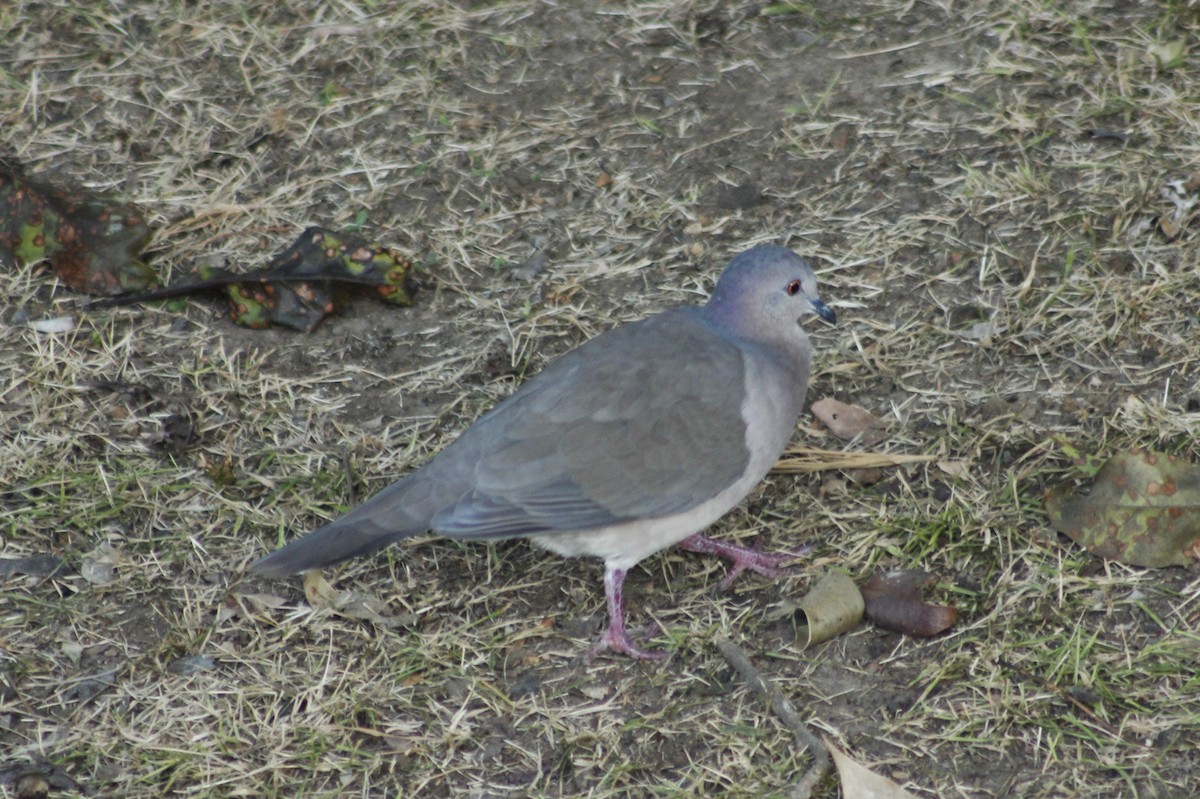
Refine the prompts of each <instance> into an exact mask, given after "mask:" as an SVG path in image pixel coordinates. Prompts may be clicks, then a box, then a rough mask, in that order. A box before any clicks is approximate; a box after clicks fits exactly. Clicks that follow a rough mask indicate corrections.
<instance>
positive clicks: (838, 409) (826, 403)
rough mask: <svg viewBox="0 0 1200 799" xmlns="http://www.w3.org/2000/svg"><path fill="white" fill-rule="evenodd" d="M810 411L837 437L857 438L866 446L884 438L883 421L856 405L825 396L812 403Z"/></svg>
mask: <svg viewBox="0 0 1200 799" xmlns="http://www.w3.org/2000/svg"><path fill="white" fill-rule="evenodd" d="M812 413H813V416H815V417H817V418H818V419H820V420H821V421H822V422H823V423H824V424H825V426H826V427H828V428H829V430H830V431H831V432H832V433H833V434H834V435H835V436H837V437H838V438H843V439H846V440H849V439H852V438H857V439H859V441H861V442H862V444H863V445H864V446H868V447H870V446H873V445H875V444H878V443H879V442H880V441H882V440H883V439H884V432H883V431H884V424H883V422H881V421H879V420H878V419H876V418H875V417H874V416H872V415H871V413H870V412H869V411H867V410H865V409H863V408H860V407H858V406H857V405H847V404H846V403H844V402H838V401H837V400H835V399H832V398H829V397H826V398H825V399H822V400H817V401H816V402H814V403H813V404H812Z"/></svg>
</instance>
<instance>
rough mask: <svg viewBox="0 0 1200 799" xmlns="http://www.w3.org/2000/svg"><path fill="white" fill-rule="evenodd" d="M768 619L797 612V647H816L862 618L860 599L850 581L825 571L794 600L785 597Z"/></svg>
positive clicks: (841, 574) (846, 629)
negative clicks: (805, 592) (809, 587)
mask: <svg viewBox="0 0 1200 799" xmlns="http://www.w3.org/2000/svg"><path fill="white" fill-rule="evenodd" d="M779 608H780V609H779V610H778V611H776V612H774V613H772V614H771V617H772V618H780V617H782V616H788V615H795V614H796V613H800V614H802V615H803V620H802V621H801V622H800V623H799V624H797V630H796V640H797V641H798V642H799V644H800V648H801V649H806V648H808V647H810V646H816V645H817V644H819V643H822V642H823V641H828V640H829V639H830V638H833V637H834V636H837V635H841V634H842V633H844V632H846V631H848V630H850V629H852V628H853V627H854V625H856V624H858V623H859V622H860V621H861V620H862V616H863V598H862V594H860V593H859V591H858V586H856V585H855V584H854V581H853V580H851V579H850V578H849V577H847V576H846V575H845V574H843V573H841V572H833V571H831V572H829V573H828V574H826V575H825V576H823V577H822V578H821V579H820V580H818V581H817V583H816V585H814V586H813V587H812V589H811V590H810V591H809V592H808V593H807V594H805V595H804V596H802V597H801V598H800V599H799V600H798V601H796V602H792V601H791V600H785V601H783V602H781V603H780V605H779Z"/></svg>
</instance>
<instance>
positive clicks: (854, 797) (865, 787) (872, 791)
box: [824, 738, 917, 799]
mask: <svg viewBox="0 0 1200 799" xmlns="http://www.w3.org/2000/svg"><path fill="white" fill-rule="evenodd" d="M824 741H825V748H826V749H828V750H829V755H830V756H831V757H832V758H833V764H834V766H835V767H836V768H837V772H838V777H839V778H840V779H841V782H842V797H843V799H917V798H916V797H915V796H914V795H913V794H911V793H909V792H908V791H906V790H904V789H903V788H901V787H900V786H899V785H897V784H896V783H894V782H892V781H891V780H889V779H888V778H887V777H884V776H883V775H881V774H876V773H875V772H874V771H871V769H869V768H867V767H866V766H864V765H862V764H860V763H859V762H858V761H856V760H855V759H854V758H852V757H850V756H849V755H848V754H846V753H845V752H843V751H842V750H841V749H838V748H837V747H836V746H834V745H833V742H832V741H830V740H829V739H828V738H825V739H824Z"/></svg>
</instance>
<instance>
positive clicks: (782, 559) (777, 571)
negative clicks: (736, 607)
mask: <svg viewBox="0 0 1200 799" xmlns="http://www.w3.org/2000/svg"><path fill="white" fill-rule="evenodd" d="M679 545H680V546H681V547H683V548H684V549H686V550H688V551H689V552H699V553H701V554H703V555H717V556H719V557H722V558H725V559H726V560H728V561H729V562H730V567H729V573H728V574H726V575H725V577H724V579H722V580H721V583H720V586H721V589H722V590H726V589H728V588H729V587H730V586H731V585H733V581H734V580H736V579H737V578H738V577H739V576H741V574H742V573H743V572H746V571H752V572H754V573H755V574H761V575H762V576H764V577H771V578H776V577H783V576H784V575H786V574H787V573H788V569H786V568H784V567H783V565H784V564H785V563H788V562H790V561H793V560H795V559H796V558H798V557H800V556H801V555H803V554H804V552H803V551H798V552H777V553H775V552H763V551H762V540H761V539H755V541H754V545H753V546H751V547H744V546H741V545H739V544H730V543H728V542H726V541H717V540H715V539H712V538H708V537H707V536H703V535H700V534H699V533H697V534H696V535H693V536H690V537H688V538H685V539H684V540H683V541H681V542H680V543H679Z"/></svg>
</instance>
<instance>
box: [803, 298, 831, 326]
mask: <svg viewBox="0 0 1200 799" xmlns="http://www.w3.org/2000/svg"><path fill="white" fill-rule="evenodd" d="M809 302H810V303H812V309H813V310H814V311H816V313H817V316H819V317H821V318H822V319H824V320H825V321H826V322H828V323H829V324H831V325H832V324H835V323H836V322H837V314H836V313H834V312H833V309H832V308H830V307H829V306H828V305H826V304H825V303H823V302H821V301H820V300H809Z"/></svg>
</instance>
